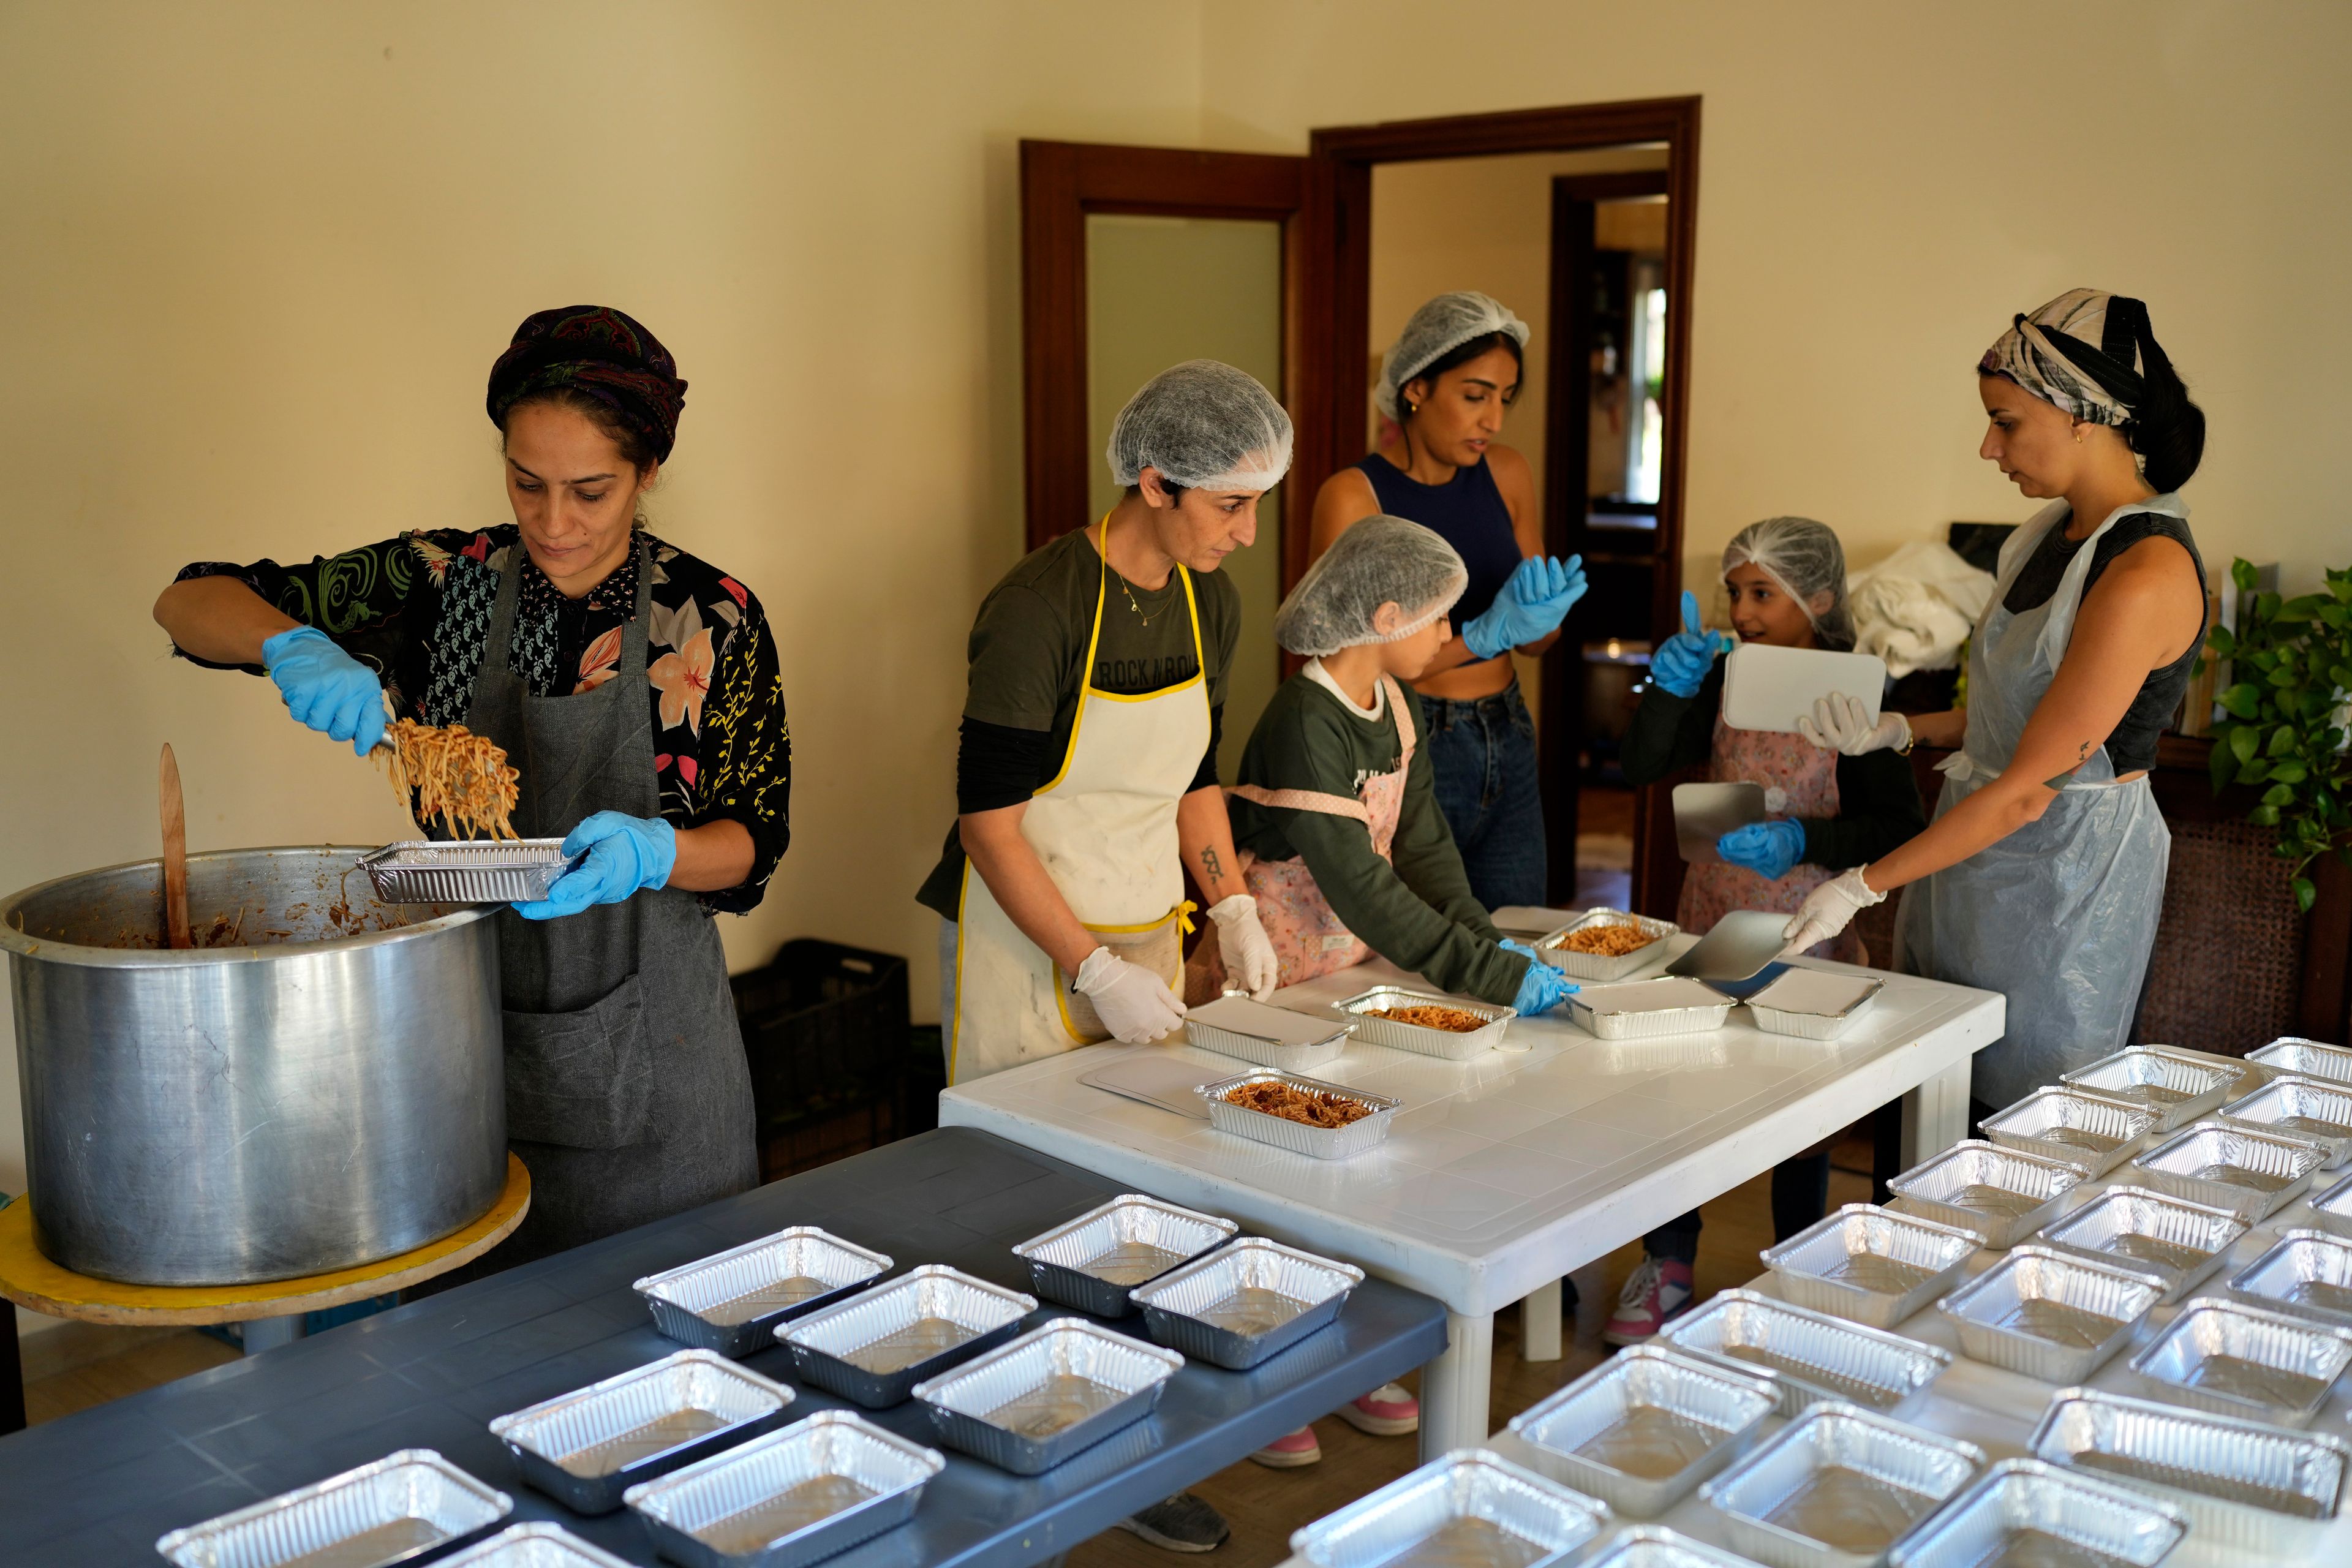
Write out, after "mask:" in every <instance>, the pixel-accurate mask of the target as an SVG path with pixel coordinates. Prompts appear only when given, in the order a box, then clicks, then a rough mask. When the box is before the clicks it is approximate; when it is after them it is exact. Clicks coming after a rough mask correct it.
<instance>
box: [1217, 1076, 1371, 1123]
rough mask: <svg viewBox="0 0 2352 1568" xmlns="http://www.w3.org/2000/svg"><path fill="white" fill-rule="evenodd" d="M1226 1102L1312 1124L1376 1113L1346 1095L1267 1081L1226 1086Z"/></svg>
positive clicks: (1337, 1121) (1361, 1117) (1348, 1119)
mask: <svg viewBox="0 0 2352 1568" xmlns="http://www.w3.org/2000/svg"><path fill="white" fill-rule="evenodd" d="M1225 1103H1226V1104H1228V1105H1238V1106H1241V1107H1242V1108H1243V1109H1244V1110H1255V1111H1259V1112H1262V1113H1263V1114H1265V1115H1267V1116H1279V1117H1281V1118H1282V1119H1283V1120H1284V1121H1297V1122H1300V1123H1303V1124H1304V1125H1306V1126H1308V1127H1345V1126H1347V1125H1348V1124H1349V1122H1352V1121H1362V1120H1363V1119H1364V1118H1365V1117H1367V1116H1370V1114H1371V1113H1372V1108H1371V1107H1370V1106H1369V1105H1366V1104H1364V1103H1362V1102H1361V1101H1360V1100H1349V1099H1348V1098H1347V1097H1346V1096H1344V1095H1338V1094H1326V1093H1324V1092H1323V1091H1321V1090H1320V1089H1294V1088H1292V1087H1291V1086H1290V1085H1289V1084H1286V1083H1268V1082H1263V1081H1261V1082H1258V1083H1240V1084H1235V1085H1234V1087H1233V1088H1231V1089H1227V1090H1225Z"/></svg>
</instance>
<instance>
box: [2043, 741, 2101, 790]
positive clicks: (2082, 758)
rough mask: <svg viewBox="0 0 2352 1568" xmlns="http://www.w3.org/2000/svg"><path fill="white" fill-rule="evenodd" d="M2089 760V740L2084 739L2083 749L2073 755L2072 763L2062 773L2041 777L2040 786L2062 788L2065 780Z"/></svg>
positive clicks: (2078, 771)
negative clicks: (2072, 764)
mask: <svg viewBox="0 0 2352 1568" xmlns="http://www.w3.org/2000/svg"><path fill="white" fill-rule="evenodd" d="M2090 760H2091V742H2088V741H2085V742H2083V749H2082V750H2081V751H2080V752H2076V753H2075V755H2074V766H2073V767H2071V768H2068V769H2067V770H2066V771H2065V772H2064V773H2060V774H2059V775H2058V776H2057V777H2055V778H2047V779H2043V780H2042V788H2043V789H2064V788H2065V787H2066V781H2067V780H2068V779H2071V778H2073V777H2074V775H2075V774H2076V773H2081V772H2082V771H2083V764H2084V763H2087V762H2089V761H2090Z"/></svg>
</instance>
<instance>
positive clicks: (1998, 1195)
mask: <svg viewBox="0 0 2352 1568" xmlns="http://www.w3.org/2000/svg"><path fill="white" fill-rule="evenodd" d="M2089 1179H2090V1173H2089V1172H2088V1171H2086V1170H2084V1168H2083V1167H2082V1166H2080V1165H2077V1164H2074V1163H2071V1162H2068V1161H2063V1160H2052V1159H2048V1158H2045V1157H2044V1156H2042V1155H2040V1154H2027V1153H2023V1152H2020V1151H2018V1150H2015V1149H2004V1148H2002V1147H2001V1146H2000V1144H1998V1143H1989V1142H1984V1141H1983V1140H1981V1139H1978V1138H1968V1139H1963V1140H1962V1141H1960V1142H1958V1143H1955V1144H1953V1145H1952V1146H1951V1147H1950V1148H1949V1149H1947V1150H1945V1151H1944V1152H1942V1153H1940V1154H1938V1155H1937V1156H1936V1157H1935V1158H1934V1159H1932V1160H1927V1161H1924V1162H1922V1163H1919V1164H1916V1165H1914V1166H1912V1167H1911V1168H1910V1169H1909V1170H1907V1171H1906V1172H1904V1173H1902V1174H1901V1175H1899V1176H1896V1177H1895V1178H1894V1179H1893V1180H1891V1181H1889V1182H1888V1183H1887V1184H1886V1188H1887V1191H1889V1192H1891V1193H1893V1194H1895V1195H1896V1196H1897V1197H1898V1198H1900V1199H1901V1200H1902V1202H1901V1204H1900V1205H1898V1206H1899V1208H1900V1209H1901V1211H1902V1212H1904V1213H1906V1214H1916V1215H1921V1216H1923V1217H1925V1218H1927V1219H1932V1220H1936V1221H1937V1222H1938V1223H1940V1224H1944V1225H1949V1226H1958V1227H1959V1228H1960V1229H1962V1230H1973V1231H1975V1232H1977V1233H1978V1234H1979V1235H1980V1236H1982V1237H1984V1238H1985V1245H1986V1246H1987V1247H1992V1248H1994V1249H1995V1250H1996V1251H2000V1250H2005V1249H2007V1248H2009V1247H2014V1246H2015V1245H2017V1242H2018V1240H2019V1238H2020V1237H2027V1236H2031V1235H2032V1234H2033V1233H2034V1232H2035V1231H2036V1230H2039V1229H2040V1228H2041V1227H2042V1226H2045V1225H2047V1224H2049V1223H2050V1222H2051V1221H2052V1220H2053V1219H2056V1218H2057V1217H2058V1211H2059V1210H2060V1209H2062V1208H2063V1207H2064V1206H2065V1204H2066V1194H2068V1193H2070V1192H2072V1191H2074V1188H2076V1187H2077V1186H2080V1185H2081V1184H2083V1183H2084V1182H2085V1181H2087V1180H2089Z"/></svg>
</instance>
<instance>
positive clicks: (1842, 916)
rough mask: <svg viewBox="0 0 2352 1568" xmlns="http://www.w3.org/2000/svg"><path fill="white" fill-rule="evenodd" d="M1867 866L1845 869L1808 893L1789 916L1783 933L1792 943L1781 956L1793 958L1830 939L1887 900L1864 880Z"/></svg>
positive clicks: (1781, 929)
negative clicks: (1799, 905)
mask: <svg viewBox="0 0 2352 1568" xmlns="http://www.w3.org/2000/svg"><path fill="white" fill-rule="evenodd" d="M1866 869H1868V868H1867V867H1863V866H1856V867H1855V868H1853V870H1851V871H1841V872H1839V873H1838V874H1837V875H1836V876H1834V877H1832V878H1831V879H1829V880H1828V881H1826V882H1823V883H1822V885H1821V886H1820V887H1818V888H1815V889H1813V890H1812V891H1811V893H1809V894H1807V895H1806V896H1805V901H1804V904H1803V905H1802V906H1801V908H1800V909H1799V910H1797V912H1796V913H1795V914H1793V915H1790V917H1789V923H1788V924H1787V925H1785V926H1783V927H1781V928H1780V934H1781V935H1782V936H1784V937H1786V938H1788V939H1789V945H1788V946H1786V947H1784V948H1782V949H1781V950H1780V956H1781V957H1783V958H1788V957H1790V956H1792V955H1794V954H1796V953H1800V952H1804V951H1805V949H1807V948H1809V947H1811V946H1812V945H1813V944H1814V943H1815V942H1827V941H1829V940H1830V938H1832V937H1833V936H1835V935H1837V933H1838V932H1840V931H1843V930H1845V928H1846V927H1847V926H1848V925H1850V924H1852V923H1853V917H1854V916H1856V915H1858V914H1860V913H1862V911H1863V910H1866V909H1868V908H1870V906H1871V905H1873V904H1883V903H1885V901H1886V895H1885V893H1874V892H1872V891H1871V890H1870V885H1869V884H1868V883H1866V882H1864V880H1863V879H1862V874H1863V872H1864V870H1866Z"/></svg>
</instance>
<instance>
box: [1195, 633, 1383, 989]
mask: <svg viewBox="0 0 2352 1568" xmlns="http://www.w3.org/2000/svg"><path fill="white" fill-rule="evenodd" d="M1381 694H1382V696H1383V698H1384V699H1385V700H1386V703H1387V707H1388V710H1389V711H1390V712H1391V713H1393V714H1394V715H1396V728H1397V746H1398V756H1397V765H1396V768H1395V770H1394V771H1393V772H1391V773H1381V774H1378V775H1376V776H1375V777H1372V778H1369V779H1366V780H1365V781H1364V784H1363V787H1362V788H1361V789H1360V790H1359V791H1358V792H1357V794H1356V797H1355V798H1354V799H1352V800H1350V799H1349V798H1348V797H1347V796H1346V795H1323V794H1319V793H1318V792H1317V791H1314V790H1303V789H1267V788H1265V786H1264V785H1262V784H1242V785H1239V786H1238V787H1236V788H1234V789H1233V790H1231V791H1229V792H1227V793H1229V794H1232V795H1239V796H1241V797H1242V798H1243V799H1244V800H1249V801H1255V802H1256V803H1257V804H1258V805H1265V806H1274V807H1276V808H1279V809H1282V810H1286V811H1318V812H1322V813H1324V814H1325V815H1327V816H1349V817H1353V818H1355V819H1356V820H1357V821H1359V822H1360V823H1362V824H1363V825H1364V827H1365V830H1366V831H1367V832H1369V833H1370V835H1371V836H1372V853H1374V854H1375V855H1378V856H1379V857H1380V858H1381V859H1383V860H1385V859H1387V858H1389V849H1390V847H1391V846H1392V845H1393V844H1394V843H1395V842H1396V831H1397V819H1398V818H1399V816H1402V814H1403V811H1404V786H1405V780H1406V777H1407V775H1408V774H1409V773H1411V772H1412V753H1413V748H1414V746H1415V745H1416V743H1417V742H1419V740H1420V737H1419V736H1418V735H1417V734H1415V733H1414V731H1413V727H1412V709H1411V708H1409V707H1407V706H1406V705H1405V700H1404V693H1403V692H1402V691H1401V690H1399V689H1397V683H1396V682H1395V681H1394V680H1391V679H1389V678H1388V677H1387V676H1385V675H1384V676H1382V677H1381ZM1242 880H1243V883H1244V885H1245V886H1246V887H1247V888H1248V889H1249V890H1250V892H1251V894H1252V895H1253V896H1254V897H1255V899H1256V900H1257V915H1258V922H1259V923H1260V924H1261V925H1263V926H1264V927H1265V935H1266V940H1267V941H1268V942H1272V943H1273V944H1274V955H1275V957H1276V959H1277V960H1278V961H1279V962H1280V965H1281V973H1280V978H1279V980H1278V981H1277V982H1276V984H1282V985H1296V984H1298V983H1299V982H1300V981H1302V980H1312V979H1314V978H1315V977H1316V976H1318V975H1321V974H1329V973H1333V972H1334V971H1336V970H1341V969H1349V968H1353V967H1354V966H1355V965H1357V964H1359V963H1363V962H1364V961H1365V960H1367V959H1369V958H1371V957H1372V956H1374V955H1373V952H1372V950H1371V949H1370V948H1369V947H1367V946H1365V945H1364V943H1363V942H1362V940H1361V939H1360V938H1359V937H1358V936H1357V935H1356V933H1355V932H1353V931H1349V929H1348V928H1347V926H1345V925H1344V924H1342V923H1341V922H1340V920H1339V916H1338V915H1337V914H1335V913H1334V912H1333V911H1332V909H1331V904H1330V900H1328V899H1326V898H1324V896H1323V889H1321V888H1319V887H1318V886H1317V885H1316V882H1315V874H1314V873H1313V872H1311V871H1309V870H1308V869H1307V858H1306V857H1305V856H1303V855H1302V856H1299V857H1297V858H1294V859H1289V860H1260V859H1257V858H1255V857H1254V856H1250V855H1246V854H1245V855H1244V856H1243V857H1242ZM1192 962H1193V965H1194V967H1195V968H1196V969H1197V970H1198V971H1199V972H1200V973H1199V974H1198V975H1197V976H1192V977H1188V978H1187V980H1186V983H1185V987H1184V989H1185V995H1186V997H1187V998H1188V999H1189V998H1191V997H1193V996H1199V997H1201V998H1202V1000H1204V1001H1205V1000H1208V999H1209V998H1212V997H1213V996H1215V995H1216V994H1218V992H1219V991H1220V990H1221V989H1222V988H1223V984H1224V973H1225V966H1224V963H1223V957H1222V955H1221V954H1220V952H1218V950H1217V946H1216V944H1215V943H1214V942H1202V944H1201V946H1200V950H1199V951H1198V952H1195V953H1194V954H1193V958H1192Z"/></svg>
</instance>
